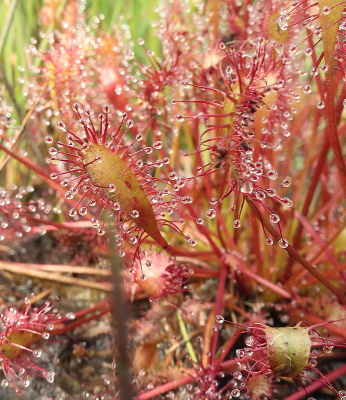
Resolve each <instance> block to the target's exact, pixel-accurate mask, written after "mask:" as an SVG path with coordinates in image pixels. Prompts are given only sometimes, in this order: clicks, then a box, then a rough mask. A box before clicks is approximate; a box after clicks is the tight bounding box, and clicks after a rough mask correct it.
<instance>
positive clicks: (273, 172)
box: [267, 169, 278, 181]
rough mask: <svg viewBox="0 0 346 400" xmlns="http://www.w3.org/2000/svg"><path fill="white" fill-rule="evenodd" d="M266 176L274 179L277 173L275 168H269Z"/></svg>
mask: <svg viewBox="0 0 346 400" xmlns="http://www.w3.org/2000/svg"><path fill="white" fill-rule="evenodd" d="M267 177H268V178H269V179H270V180H272V181H275V179H276V178H277V177H278V173H277V172H276V171H275V170H273V169H270V170H269V171H268V172H267Z"/></svg>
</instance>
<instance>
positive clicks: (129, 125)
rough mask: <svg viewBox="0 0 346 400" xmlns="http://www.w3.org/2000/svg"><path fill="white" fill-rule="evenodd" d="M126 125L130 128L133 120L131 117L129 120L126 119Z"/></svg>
mask: <svg viewBox="0 0 346 400" xmlns="http://www.w3.org/2000/svg"><path fill="white" fill-rule="evenodd" d="M126 127H127V128H128V129H130V128H132V127H133V121H132V119H129V120H127V121H126Z"/></svg>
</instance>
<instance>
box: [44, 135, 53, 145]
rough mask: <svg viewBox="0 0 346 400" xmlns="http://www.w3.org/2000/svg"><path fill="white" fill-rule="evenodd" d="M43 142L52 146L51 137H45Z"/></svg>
mask: <svg viewBox="0 0 346 400" xmlns="http://www.w3.org/2000/svg"><path fill="white" fill-rule="evenodd" d="M44 141H45V142H46V143H47V144H52V143H53V138H52V137H51V136H46V137H45V138H44Z"/></svg>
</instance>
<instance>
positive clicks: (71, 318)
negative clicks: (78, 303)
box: [66, 312, 76, 321]
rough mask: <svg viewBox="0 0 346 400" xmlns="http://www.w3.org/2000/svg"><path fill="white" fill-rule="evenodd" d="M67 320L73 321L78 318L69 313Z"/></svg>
mask: <svg viewBox="0 0 346 400" xmlns="http://www.w3.org/2000/svg"><path fill="white" fill-rule="evenodd" d="M66 318H67V319H70V320H71V321H72V320H74V319H76V316H75V314H74V313H73V312H69V313H67V314H66Z"/></svg>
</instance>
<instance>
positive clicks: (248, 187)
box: [240, 181, 253, 194]
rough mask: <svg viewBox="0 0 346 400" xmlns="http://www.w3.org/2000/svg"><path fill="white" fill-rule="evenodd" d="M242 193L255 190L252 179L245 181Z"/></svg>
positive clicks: (249, 192) (241, 189)
mask: <svg viewBox="0 0 346 400" xmlns="http://www.w3.org/2000/svg"><path fill="white" fill-rule="evenodd" d="M240 191H241V193H244V194H251V193H252V192H253V184H252V182H251V181H246V182H244V183H243V184H242V185H241V187H240Z"/></svg>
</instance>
